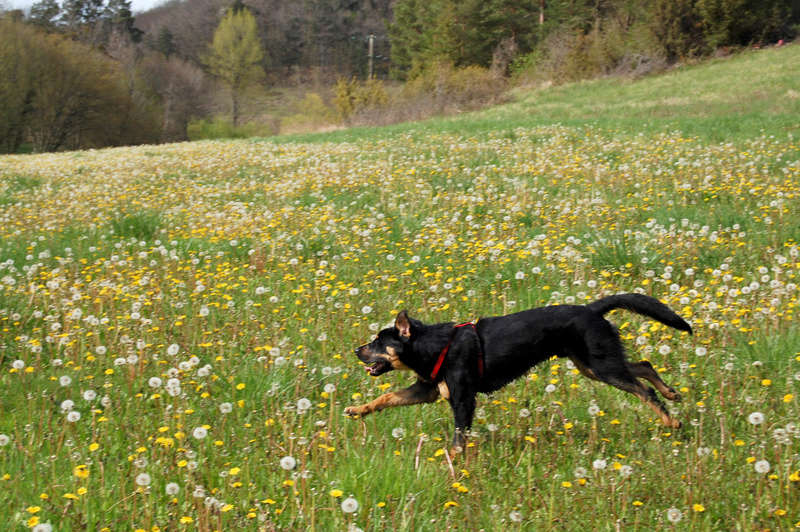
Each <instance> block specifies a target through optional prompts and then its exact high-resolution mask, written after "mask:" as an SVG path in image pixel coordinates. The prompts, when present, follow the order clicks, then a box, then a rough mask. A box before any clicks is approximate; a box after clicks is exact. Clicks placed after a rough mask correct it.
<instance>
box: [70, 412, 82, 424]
mask: <svg viewBox="0 0 800 532" xmlns="http://www.w3.org/2000/svg"><path fill="white" fill-rule="evenodd" d="M80 418H81V413H80V412H78V411H77V410H71V411H70V412H68V413H67V421H69V422H70V423H75V422H76V421H78V420H79V419H80Z"/></svg>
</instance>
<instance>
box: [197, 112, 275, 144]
mask: <svg viewBox="0 0 800 532" xmlns="http://www.w3.org/2000/svg"><path fill="white" fill-rule="evenodd" d="M186 133H187V135H188V136H189V140H214V139H244V138H248V137H267V136H269V135H273V134H274V133H275V131H273V129H272V128H271V127H270V126H269V125H268V124H258V123H253V122H250V123H247V124H244V125H241V126H234V125H233V122H231V121H230V120H228V119H227V118H222V117H219V116H218V117H214V118H210V119H209V118H202V119H200V120H193V121H191V122H189V125H188V126H187V128H186Z"/></svg>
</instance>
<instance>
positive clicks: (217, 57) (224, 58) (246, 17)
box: [205, 9, 264, 126]
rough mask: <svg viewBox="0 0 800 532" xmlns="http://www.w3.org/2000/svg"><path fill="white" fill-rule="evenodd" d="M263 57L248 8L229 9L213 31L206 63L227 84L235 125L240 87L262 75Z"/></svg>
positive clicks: (237, 115)
mask: <svg viewBox="0 0 800 532" xmlns="http://www.w3.org/2000/svg"><path fill="white" fill-rule="evenodd" d="M263 59H264V51H263V50H262V48H261V41H260V39H259V37H258V28H257V27H256V19H255V18H254V17H253V15H252V14H251V13H250V11H249V10H247V9H240V10H238V11H237V10H233V9H230V10H228V13H227V14H226V15H225V17H224V18H223V19H222V21H221V22H220V23H219V26H218V27H217V30H216V31H215V32H214V40H213V42H212V43H211V49H210V51H209V53H208V55H207V56H206V58H205V63H206V65H208V68H209V70H210V71H211V73H212V74H214V75H215V76H217V77H218V78H220V79H221V80H222V81H224V82H225V83H226V84H227V85H228V86H229V88H230V91H231V108H232V119H233V125H234V126H237V125H238V122H239V100H240V97H241V93H242V91H243V90H244V89H245V88H247V86H248V85H250V84H252V83H254V82H256V81H258V80H259V79H261V78H263V76H264V69H263V68H262V67H261V62H262V60H263Z"/></svg>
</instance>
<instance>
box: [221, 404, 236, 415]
mask: <svg viewBox="0 0 800 532" xmlns="http://www.w3.org/2000/svg"><path fill="white" fill-rule="evenodd" d="M219 411H220V412H222V413H223V414H230V413H231V412H232V411H233V405H232V404H231V403H221V404H220V405H219Z"/></svg>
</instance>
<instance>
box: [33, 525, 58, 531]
mask: <svg viewBox="0 0 800 532" xmlns="http://www.w3.org/2000/svg"><path fill="white" fill-rule="evenodd" d="M31 532H53V525H51V524H50V523H39V524H37V525H36V526H34V527H33V528H31Z"/></svg>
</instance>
